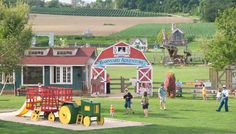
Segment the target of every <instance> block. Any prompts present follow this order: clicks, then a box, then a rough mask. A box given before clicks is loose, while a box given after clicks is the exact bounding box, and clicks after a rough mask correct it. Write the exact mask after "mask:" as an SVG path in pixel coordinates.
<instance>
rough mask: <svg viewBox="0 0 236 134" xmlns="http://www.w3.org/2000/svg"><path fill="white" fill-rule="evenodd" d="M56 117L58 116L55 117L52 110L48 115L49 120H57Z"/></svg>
mask: <svg viewBox="0 0 236 134" xmlns="http://www.w3.org/2000/svg"><path fill="white" fill-rule="evenodd" d="M55 118H56V117H55V115H54V113H52V112H51V113H50V114H49V115H48V120H49V121H52V122H54V121H55Z"/></svg>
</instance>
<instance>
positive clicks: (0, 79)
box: [0, 73, 15, 84]
mask: <svg viewBox="0 0 236 134" xmlns="http://www.w3.org/2000/svg"><path fill="white" fill-rule="evenodd" d="M14 76H15V75H14V73H11V74H6V73H0V83H5V82H6V83H7V84H12V83H14Z"/></svg>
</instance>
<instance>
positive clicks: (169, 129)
mask: <svg viewBox="0 0 236 134" xmlns="http://www.w3.org/2000/svg"><path fill="white" fill-rule="evenodd" d="M88 129H89V128H88ZM0 130H1V133H2V134H8V133H11V134H27V133H33V134H48V133H50V134H65V133H69V134H78V133H80V134H111V133H112V134H124V133H128V134H143V133H149V134H156V133H160V134H162V133H163V134H178V133H181V134H199V133H201V134H209V133H214V134H222V133H236V130H235V131H232V130H227V129H226V130H221V129H215V128H214V129H213V128H199V127H175V126H168V125H146V126H139V127H125V128H110V129H100V130H90V131H79V132H78V131H72V130H66V129H60V128H52V127H43V126H35V125H26V124H20V123H13V122H6V121H1V120H0Z"/></svg>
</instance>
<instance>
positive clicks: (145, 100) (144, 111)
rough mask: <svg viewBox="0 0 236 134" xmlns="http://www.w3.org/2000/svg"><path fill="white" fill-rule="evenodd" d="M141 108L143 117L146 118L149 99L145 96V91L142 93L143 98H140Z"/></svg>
mask: <svg viewBox="0 0 236 134" xmlns="http://www.w3.org/2000/svg"><path fill="white" fill-rule="evenodd" d="M141 102H142V103H141V104H142V106H143V113H144V117H148V105H149V99H148V96H147V91H145V92H144V93H143V96H142V101H141Z"/></svg>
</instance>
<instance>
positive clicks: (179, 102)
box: [0, 96, 236, 134]
mask: <svg viewBox="0 0 236 134" xmlns="http://www.w3.org/2000/svg"><path fill="white" fill-rule="evenodd" d="M9 98H10V99H9ZM74 99H78V98H77V97H76V98H74ZM91 99H92V100H95V101H97V102H100V103H101V104H102V114H103V115H104V116H105V117H109V106H110V104H113V105H115V109H116V111H115V117H114V118H116V119H123V120H129V121H140V122H147V123H151V125H147V126H140V127H125V128H112V129H101V130H92V131H81V132H78V131H71V130H65V129H58V128H52V127H42V126H35V125H25V124H20V123H12V122H6V121H0V124H1V125H0V130H1V133H11V134H19V133H34V134H41V133H50V134H64V133H70V134H77V133H82V134H84V133H86V134H94V133H96V134H110V133H127V131H128V132H129V133H131V134H142V133H145V132H149V133H157V132H158V133H171V134H175V133H176V134H178V133H184V134H185V133H186V134H189V133H191V134H199V133H203V134H212V133H214V134H222V133H236V130H235V129H234V127H233V126H232V124H235V123H236V121H235V120H234V118H233V117H235V115H234V111H235V107H234V106H235V105H236V99H235V98H230V99H229V106H230V107H229V110H230V112H228V113H225V112H224V110H223V109H222V110H223V111H222V112H221V113H218V112H216V111H215V109H216V108H217V107H218V104H219V102H218V101H216V100H212V99H211V100H208V101H203V100H192V98H191V97H188V96H184V97H182V98H175V99H170V98H167V111H161V110H160V109H159V101H158V100H157V98H156V97H152V98H151V99H150V108H149V117H148V118H145V117H144V115H143V110H142V108H141V105H140V99H141V98H140V97H138V98H134V99H133V109H134V111H135V114H134V115H124V112H125V110H124V106H123V105H124V100H123V99H122V98H120V99H119V98H117V99H114V98H91ZM24 100H25V97H14V96H2V97H1V98H0V110H3V109H5V108H8V109H9V108H11V109H17V108H19V107H20V106H21V105H22V104H23V102H24ZM8 103H11V104H12V106H8ZM13 103H14V104H13ZM219 117H220V119H219ZM16 128H17V129H16Z"/></svg>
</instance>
